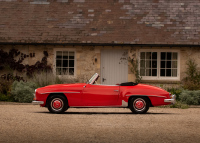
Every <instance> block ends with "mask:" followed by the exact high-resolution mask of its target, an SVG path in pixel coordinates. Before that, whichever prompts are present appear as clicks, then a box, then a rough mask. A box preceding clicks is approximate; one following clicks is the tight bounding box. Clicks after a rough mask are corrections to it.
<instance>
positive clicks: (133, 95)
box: [126, 95, 166, 98]
mask: <svg viewBox="0 0 200 143" xmlns="http://www.w3.org/2000/svg"><path fill="white" fill-rule="evenodd" d="M126 96H153V97H162V98H166V97H165V96H157V95H126Z"/></svg>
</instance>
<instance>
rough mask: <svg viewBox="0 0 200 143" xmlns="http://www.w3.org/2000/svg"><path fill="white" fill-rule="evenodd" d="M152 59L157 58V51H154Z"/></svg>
mask: <svg viewBox="0 0 200 143" xmlns="http://www.w3.org/2000/svg"><path fill="white" fill-rule="evenodd" d="M152 59H155V60H157V52H152Z"/></svg>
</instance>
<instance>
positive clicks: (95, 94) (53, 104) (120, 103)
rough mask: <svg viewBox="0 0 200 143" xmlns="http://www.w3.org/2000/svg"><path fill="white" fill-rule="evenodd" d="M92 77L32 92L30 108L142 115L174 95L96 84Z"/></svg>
mask: <svg viewBox="0 0 200 143" xmlns="http://www.w3.org/2000/svg"><path fill="white" fill-rule="evenodd" d="M98 78H99V75H98V74H97V73H95V74H94V75H93V76H92V78H91V79H90V80H89V81H88V82H86V83H76V84H56V85H49V86H45V87H42V88H38V89H36V90H35V97H34V101H33V102H32V103H33V104H40V106H42V107H47V108H48V110H49V111H50V112H51V113H63V112H65V111H66V110H67V109H68V108H70V107H106V108H107V107H124V108H129V109H130V110H131V111H132V112H133V113H136V114H143V113H146V112H147V111H148V109H149V107H154V106H161V105H168V104H174V103H175V95H171V94H170V93H169V92H167V91H165V90H163V89H161V88H159V87H155V86H150V85H145V84H137V83H133V82H126V83H121V84H117V85H103V84H97V80H98Z"/></svg>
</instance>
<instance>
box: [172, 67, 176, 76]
mask: <svg viewBox="0 0 200 143" xmlns="http://www.w3.org/2000/svg"><path fill="white" fill-rule="evenodd" d="M172 76H173V77H177V69H172Z"/></svg>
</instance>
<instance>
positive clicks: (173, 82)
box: [141, 80, 181, 84]
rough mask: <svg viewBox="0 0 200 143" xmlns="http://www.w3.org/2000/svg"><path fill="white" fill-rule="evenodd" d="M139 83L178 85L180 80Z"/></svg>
mask: <svg viewBox="0 0 200 143" xmlns="http://www.w3.org/2000/svg"><path fill="white" fill-rule="evenodd" d="M141 83H157V84H180V83H181V81H180V80H174V81H171V80H141Z"/></svg>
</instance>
